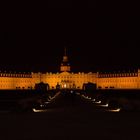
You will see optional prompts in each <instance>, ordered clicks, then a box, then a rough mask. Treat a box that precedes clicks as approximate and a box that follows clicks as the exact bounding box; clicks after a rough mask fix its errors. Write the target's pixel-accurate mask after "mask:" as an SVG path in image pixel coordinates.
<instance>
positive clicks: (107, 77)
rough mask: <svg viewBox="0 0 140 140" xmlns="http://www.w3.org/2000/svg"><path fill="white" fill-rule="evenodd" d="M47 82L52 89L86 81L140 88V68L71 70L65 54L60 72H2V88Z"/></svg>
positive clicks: (101, 85)
mask: <svg viewBox="0 0 140 140" xmlns="http://www.w3.org/2000/svg"><path fill="white" fill-rule="evenodd" d="M41 82H43V83H47V84H49V86H50V89H52V88H54V89H55V88H56V87H57V86H59V87H60V88H62V89H63V88H69V89H71V88H76V89H82V88H83V84H85V83H89V82H90V83H94V84H96V87H97V89H98V88H101V89H111V88H114V89H140V70H139V69H138V70H137V71H135V72H128V73H99V72H96V73H92V72H89V73H84V72H78V73H73V72H71V67H70V64H69V62H68V56H67V55H66V50H65V54H64V56H63V61H62V63H61V66H60V72H59V73H40V72H39V73H33V72H31V73H6V72H0V89H1V90H6V89H7V90H14V89H34V88H35V84H37V83H41Z"/></svg>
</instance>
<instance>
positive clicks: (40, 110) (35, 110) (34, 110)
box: [32, 108, 47, 112]
mask: <svg viewBox="0 0 140 140" xmlns="http://www.w3.org/2000/svg"><path fill="white" fill-rule="evenodd" d="M32 110H33V112H46V111H47V110H46V109H44V110H42V109H39V110H38V109H35V108H33V109H32Z"/></svg>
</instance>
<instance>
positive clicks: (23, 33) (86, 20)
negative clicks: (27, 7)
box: [0, 8, 140, 72]
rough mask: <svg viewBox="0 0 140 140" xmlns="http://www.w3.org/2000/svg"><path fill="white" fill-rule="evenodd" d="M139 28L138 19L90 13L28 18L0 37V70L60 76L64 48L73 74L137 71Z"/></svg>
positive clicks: (62, 12)
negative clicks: (56, 74) (37, 72)
mask: <svg viewBox="0 0 140 140" xmlns="http://www.w3.org/2000/svg"><path fill="white" fill-rule="evenodd" d="M102 12H103V11H102ZM40 13H41V12H40ZM139 25H140V24H139V17H138V16H136V15H135V16H134V15H131V14H128V15H121V14H116V15H109V14H108V15H107V14H100V13H99V12H97V11H96V12H95V11H94V10H93V9H91V8H89V9H84V10H83V9H82V10H81V9H80V10H74V9H70V8H69V9H66V8H61V9H59V8H56V9H55V8H53V9H49V10H46V11H45V13H43V14H38V15H37V12H36V13H35V12H34V14H32V13H30V14H28V16H27V17H26V18H25V19H22V18H21V19H20V21H19V23H18V24H17V26H16V25H15V26H14V27H16V28H14V27H12V26H11V27H10V28H4V30H3V31H1V32H0V49H1V50H0V69H1V70H2V71H3V70H12V71H15V70H16V71H44V72H45V71H53V72H56V71H59V65H60V63H61V60H62V56H63V52H64V51H63V50H64V46H66V47H67V50H68V55H69V59H70V63H71V66H72V70H73V71H75V72H76V71H85V72H87V71H96V70H102V69H103V70H106V69H108V70H111V69H126V68H131V69H133V68H135V67H140V56H139V54H140V52H139V46H140V41H139V40H140V35H139V31H140V27H139Z"/></svg>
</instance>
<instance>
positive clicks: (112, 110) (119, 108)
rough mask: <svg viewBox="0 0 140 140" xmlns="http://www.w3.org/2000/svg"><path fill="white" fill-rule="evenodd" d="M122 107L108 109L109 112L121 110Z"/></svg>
mask: <svg viewBox="0 0 140 140" xmlns="http://www.w3.org/2000/svg"><path fill="white" fill-rule="evenodd" d="M120 110H121V109H120V108H117V109H111V110H108V111H109V112H120Z"/></svg>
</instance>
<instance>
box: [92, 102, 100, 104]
mask: <svg viewBox="0 0 140 140" xmlns="http://www.w3.org/2000/svg"><path fill="white" fill-rule="evenodd" d="M93 103H95V104H101V101H95V102H93Z"/></svg>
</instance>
